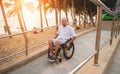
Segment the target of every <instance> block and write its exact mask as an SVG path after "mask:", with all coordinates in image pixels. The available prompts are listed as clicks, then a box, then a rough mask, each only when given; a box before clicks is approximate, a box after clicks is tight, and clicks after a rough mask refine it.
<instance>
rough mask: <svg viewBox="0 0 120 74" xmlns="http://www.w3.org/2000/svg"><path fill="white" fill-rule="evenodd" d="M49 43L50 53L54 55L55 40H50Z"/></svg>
mask: <svg viewBox="0 0 120 74" xmlns="http://www.w3.org/2000/svg"><path fill="white" fill-rule="evenodd" d="M48 44H49V48H50V55H51V56H54V52H53V42H52V40H49V41H48Z"/></svg>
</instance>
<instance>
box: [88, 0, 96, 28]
mask: <svg viewBox="0 0 120 74" xmlns="http://www.w3.org/2000/svg"><path fill="white" fill-rule="evenodd" d="M96 9H97V7H96V5H94V4H93V3H92V2H90V1H88V2H87V11H88V15H89V17H90V20H91V23H92V24H93V26H94V21H93V16H95V15H96V13H97V10H96Z"/></svg>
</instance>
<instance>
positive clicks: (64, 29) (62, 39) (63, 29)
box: [48, 17, 76, 61]
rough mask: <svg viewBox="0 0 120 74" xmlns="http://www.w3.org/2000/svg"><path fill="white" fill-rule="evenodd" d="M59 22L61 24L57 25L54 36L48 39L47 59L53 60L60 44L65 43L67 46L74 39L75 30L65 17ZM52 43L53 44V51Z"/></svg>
mask: <svg viewBox="0 0 120 74" xmlns="http://www.w3.org/2000/svg"><path fill="white" fill-rule="evenodd" d="M61 22H62V26H59V28H58V31H57V34H56V37H55V38H54V39H51V40H49V41H48V44H49V49H50V56H48V59H49V61H55V59H56V52H57V51H58V49H59V47H60V46H61V44H66V47H69V46H70V44H71V43H72V42H73V41H74V40H75V39H76V34H75V31H74V29H73V28H72V27H71V26H70V25H68V22H67V19H66V18H65V17H63V18H62V20H61ZM66 42H67V43H66ZM53 45H54V46H55V52H54V51H53Z"/></svg>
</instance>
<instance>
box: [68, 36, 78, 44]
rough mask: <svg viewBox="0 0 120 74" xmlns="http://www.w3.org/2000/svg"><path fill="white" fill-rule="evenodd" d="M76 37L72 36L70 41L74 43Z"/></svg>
mask: <svg viewBox="0 0 120 74" xmlns="http://www.w3.org/2000/svg"><path fill="white" fill-rule="evenodd" d="M75 39H76V36H74V37H72V38H71V40H70V41H69V42H68V43H72V42H73V41H74V40H75Z"/></svg>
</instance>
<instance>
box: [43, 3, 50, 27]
mask: <svg viewBox="0 0 120 74" xmlns="http://www.w3.org/2000/svg"><path fill="white" fill-rule="evenodd" d="M43 9H44V17H45V21H46V25H47V27H49V25H48V20H47V17H46V11H45V3H43Z"/></svg>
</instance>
